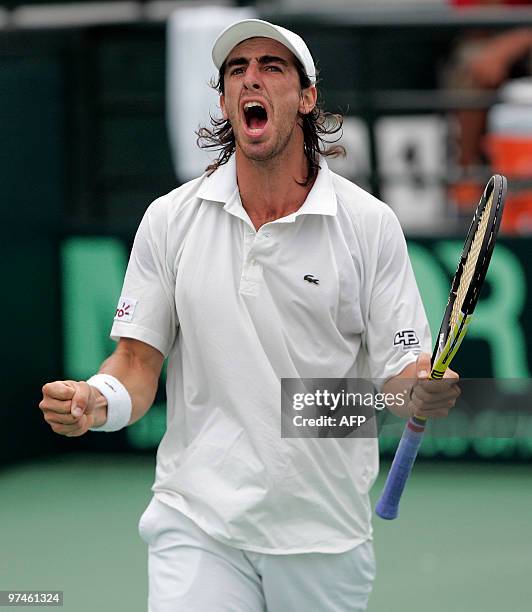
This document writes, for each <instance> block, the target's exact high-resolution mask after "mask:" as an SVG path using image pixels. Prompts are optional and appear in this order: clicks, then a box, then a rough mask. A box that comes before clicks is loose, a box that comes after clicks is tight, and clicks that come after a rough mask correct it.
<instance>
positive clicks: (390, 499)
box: [375, 417, 425, 521]
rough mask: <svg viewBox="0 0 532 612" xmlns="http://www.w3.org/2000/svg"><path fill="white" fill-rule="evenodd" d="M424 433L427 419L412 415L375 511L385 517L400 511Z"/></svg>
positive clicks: (394, 516) (388, 517)
mask: <svg viewBox="0 0 532 612" xmlns="http://www.w3.org/2000/svg"><path fill="white" fill-rule="evenodd" d="M424 433H425V421H424V420H422V419H417V418H416V417H411V418H410V419H409V421H408V423H407V424H406V426H405V429H404V431H403V435H402V436H401V441H400V442H399V446H398V447H397V451H396V452H395V457H394V458H393V462H392V467H391V468H390V471H389V473H388V477H387V478H386V484H385V485H384V490H383V492H382V495H381V497H380V499H379V501H378V502H377V505H376V507H375V512H376V513H377V515H378V516H380V517H381V518H383V519H386V520H389V521H390V520H392V519H394V518H396V517H397V515H398V513H399V502H400V500H401V495H402V494H403V490H404V488H405V485H406V481H407V480H408V477H409V476H410V472H411V471H412V466H413V465H414V462H415V460H416V457H417V453H418V450H419V447H420V446H421V442H422V441H423V434H424Z"/></svg>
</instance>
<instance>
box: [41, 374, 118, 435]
mask: <svg viewBox="0 0 532 612" xmlns="http://www.w3.org/2000/svg"><path fill="white" fill-rule="evenodd" d="M42 395H43V398H42V401H41V402H40V404H39V408H40V409H41V410H42V412H43V416H44V420H45V421H46V422H47V423H48V424H49V425H50V427H51V428H52V430H53V431H54V432H55V433H58V434H61V435H63V436H69V437H71V436H82V435H83V434H84V433H86V432H87V431H88V430H89V428H90V427H99V426H100V425H103V423H105V420H106V419H107V400H106V399H105V398H104V396H103V395H102V394H101V393H100V392H99V391H98V390H97V389H95V388H94V387H91V386H90V385H88V384H87V383H86V382H84V381H81V382H76V381H74V380H56V381H54V382H50V383H47V384H45V385H44V387H43V388H42Z"/></svg>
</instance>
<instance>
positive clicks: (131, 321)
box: [111, 201, 178, 357]
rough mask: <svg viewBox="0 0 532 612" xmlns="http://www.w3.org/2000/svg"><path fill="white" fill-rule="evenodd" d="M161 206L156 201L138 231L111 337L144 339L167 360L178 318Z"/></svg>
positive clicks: (115, 338) (164, 219)
mask: <svg viewBox="0 0 532 612" xmlns="http://www.w3.org/2000/svg"><path fill="white" fill-rule="evenodd" d="M162 204H163V203H162V202H160V201H156V202H154V204H152V205H151V206H150V207H149V208H148V210H147V211H146V213H145V215H144V217H143V219H142V221H141V223H140V226H139V228H138V230H137V234H136V236H135V240H134V242H133V248H132V250H131V255H130V258H129V263H128V266H127V271H126V275H125V279H124V284H123V287H122V292H121V295H120V298H119V301H118V305H117V309H116V315H115V319H114V323H113V327H112V329H111V337H112V338H113V340H118V339H119V338H121V337H126V338H134V339H136V340H141V341H143V342H146V343H147V344H149V345H150V346H153V347H154V348H156V349H157V350H159V351H160V352H161V353H162V354H163V355H164V356H165V357H166V356H167V355H168V353H169V351H170V349H171V347H172V345H173V343H174V340H175V337H176V333H177V328H178V319H177V313H176V309H175V300H174V292H175V274H174V272H173V270H172V266H171V265H170V264H169V262H168V261H167V251H168V249H167V234H168V230H167V222H166V215H165V210H164V207H163V206H162Z"/></svg>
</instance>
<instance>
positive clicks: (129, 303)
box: [115, 296, 138, 323]
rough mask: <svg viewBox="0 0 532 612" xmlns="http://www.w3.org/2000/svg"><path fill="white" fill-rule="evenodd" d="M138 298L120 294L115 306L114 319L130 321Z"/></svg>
mask: <svg viewBox="0 0 532 612" xmlns="http://www.w3.org/2000/svg"><path fill="white" fill-rule="evenodd" d="M137 302H138V300H135V299H133V298H128V297H124V296H120V299H119V300H118V305H117V307H116V313H115V321H120V322H125V323H130V322H131V321H132V320H133V313H134V312H135V306H136V305H137Z"/></svg>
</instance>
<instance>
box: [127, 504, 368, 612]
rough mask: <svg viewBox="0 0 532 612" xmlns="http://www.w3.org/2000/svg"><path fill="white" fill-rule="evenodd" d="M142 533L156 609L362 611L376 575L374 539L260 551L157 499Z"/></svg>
mask: <svg viewBox="0 0 532 612" xmlns="http://www.w3.org/2000/svg"><path fill="white" fill-rule="evenodd" d="M139 533H140V535H141V537H142V539H143V540H144V541H145V542H146V543H147V544H148V573H149V598H148V612H265V611H267V612H357V611H359V610H365V609H366V606H367V603H368V598H369V595H370V593H371V588H372V586H373V580H374V578H375V557H374V553H373V545H372V543H371V542H370V541H368V542H365V543H363V544H361V545H360V546H357V547H356V548H353V549H352V550H349V551H347V552H344V553H339V554H326V553H306V554H294V555H270V554H263V553H254V552H249V551H244V550H240V549H238V548H233V547H231V546H227V545H226V544H223V543H221V542H219V541H218V540H215V539H214V538H212V537H211V536H209V535H208V534H207V533H205V532H204V531H202V530H201V529H200V528H199V527H198V526H197V525H196V524H195V523H194V522H193V521H191V520H190V519H189V518H188V517H186V516H185V515H183V514H182V513H181V512H179V511H178V510H175V509H174V508H171V507H170V506H167V505H166V504H163V503H162V502H160V501H158V500H157V499H155V498H153V499H152V501H151V502H150V504H149V506H148V507H147V509H146V510H145V512H144V514H143V515H142V517H141V519H140V522H139Z"/></svg>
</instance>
